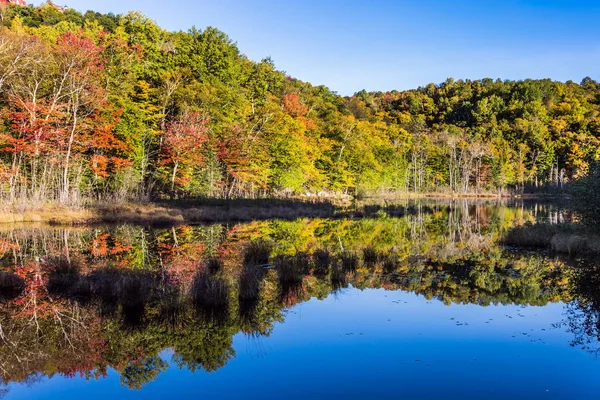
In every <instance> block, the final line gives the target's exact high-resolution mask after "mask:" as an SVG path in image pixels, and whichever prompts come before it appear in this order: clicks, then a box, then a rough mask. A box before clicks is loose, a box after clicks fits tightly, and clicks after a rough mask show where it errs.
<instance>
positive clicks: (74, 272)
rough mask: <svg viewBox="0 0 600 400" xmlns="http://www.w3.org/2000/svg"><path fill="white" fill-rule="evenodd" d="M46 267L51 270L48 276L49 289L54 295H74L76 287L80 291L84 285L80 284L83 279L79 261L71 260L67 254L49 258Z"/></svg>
mask: <svg viewBox="0 0 600 400" xmlns="http://www.w3.org/2000/svg"><path fill="white" fill-rule="evenodd" d="M44 266H45V268H46V269H47V270H48V271H49V272H50V274H49V275H50V276H49V278H48V285H47V287H48V291H49V292H50V293H52V294H54V295H58V296H63V297H72V292H73V289H74V288H76V287H77V288H78V291H81V289H83V288H84V286H80V285H78V283H79V281H80V280H81V279H82V278H81V275H80V266H79V264H78V263H77V262H75V261H71V260H69V259H68V258H67V257H66V256H64V255H60V256H57V257H51V258H48V259H47V260H46V262H45V265H44Z"/></svg>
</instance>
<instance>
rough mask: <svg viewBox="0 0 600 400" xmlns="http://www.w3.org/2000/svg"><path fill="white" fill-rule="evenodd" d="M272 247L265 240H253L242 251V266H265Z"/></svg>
mask: <svg viewBox="0 0 600 400" xmlns="http://www.w3.org/2000/svg"><path fill="white" fill-rule="evenodd" d="M272 248H273V246H272V244H271V243H269V242H267V241H265V240H253V241H251V242H250V243H248V245H247V246H246V248H245V249H244V265H266V264H268V263H269V258H270V255H271V250H272Z"/></svg>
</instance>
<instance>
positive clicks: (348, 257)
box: [342, 252, 359, 272]
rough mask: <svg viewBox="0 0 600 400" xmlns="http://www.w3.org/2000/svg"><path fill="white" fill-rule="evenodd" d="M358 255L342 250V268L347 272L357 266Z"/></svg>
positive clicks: (354, 269)
mask: <svg viewBox="0 0 600 400" xmlns="http://www.w3.org/2000/svg"><path fill="white" fill-rule="evenodd" d="M358 262H359V259H358V256H357V255H356V254H354V253H349V252H344V254H342V268H343V269H344V271H347V272H354V271H356V268H358Z"/></svg>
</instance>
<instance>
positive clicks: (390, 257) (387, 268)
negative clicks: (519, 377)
mask: <svg viewBox="0 0 600 400" xmlns="http://www.w3.org/2000/svg"><path fill="white" fill-rule="evenodd" d="M397 266H398V257H397V256H396V254H393V253H389V254H386V255H385V257H383V263H382V266H381V268H382V269H383V272H384V273H386V274H391V273H392V272H394V271H395V270H396V268H397Z"/></svg>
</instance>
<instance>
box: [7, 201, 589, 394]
mask: <svg viewBox="0 0 600 400" xmlns="http://www.w3.org/2000/svg"><path fill="white" fill-rule="evenodd" d="M540 209H541V207H537V208H536V207H505V206H490V205H485V204H477V205H470V204H467V203H464V204H460V205H459V206H458V207H456V206H451V207H448V206H443V205H433V206H428V207H423V208H417V209H416V210H415V212H411V213H409V214H408V215H404V216H403V217H399V218H394V217H390V216H389V215H388V214H387V213H385V211H384V212H379V211H381V209H379V210H377V213H378V215H379V217H378V218H371V219H357V220H347V219H341V220H315V219H312V220H308V219H306V220H298V221H270V222H264V221H263V222H255V223H249V224H237V225H211V226H180V227H176V228H169V229H147V228H141V227H133V226H113V227H103V228H93V229H60V228H42V227H24V228H21V229H12V230H5V231H3V232H1V233H0V254H1V258H0V260H1V263H2V266H3V267H2V272H0V299H1V301H2V308H1V311H0V339H1V341H2V345H1V346H0V382H1V383H2V384H4V385H7V384H9V383H11V382H22V383H34V382H35V381H36V380H39V379H41V377H53V376H55V375H57V374H59V375H62V376H66V377H75V376H82V377H86V378H90V379H92V378H98V377H103V376H106V375H107V373H108V371H109V369H111V368H112V369H114V370H116V371H117V372H118V373H119V375H120V379H121V383H122V384H123V385H124V386H127V387H129V388H135V389H139V388H141V387H143V386H144V385H145V384H146V383H148V382H150V381H153V380H155V379H156V378H157V377H158V376H159V375H160V374H161V372H163V371H165V370H166V369H167V368H168V366H169V364H168V363H167V361H166V360H165V359H163V358H162V357H161V354H162V353H163V352H164V350H166V349H171V350H172V352H173V362H174V363H175V364H176V365H177V366H178V367H180V368H185V369H187V370H189V371H192V372H194V371H199V370H204V371H216V370H218V369H220V368H222V367H224V366H225V365H226V364H227V363H228V362H229V361H230V360H231V359H232V358H234V357H235V355H236V353H235V350H234V346H233V337H234V335H235V334H237V333H239V332H242V333H244V334H246V335H249V336H252V337H263V336H264V337H266V336H269V335H270V334H271V333H272V332H273V329H274V324H276V323H277V322H283V321H284V320H285V316H286V310H287V309H289V308H290V307H292V306H294V305H295V304H298V303H301V302H306V301H307V300H309V299H311V298H317V299H324V298H326V297H327V296H328V295H329V294H331V293H336V292H339V291H343V290H344V288H347V287H349V285H352V287H355V288H358V289H367V288H382V289H386V290H402V291H405V292H412V293H415V294H418V295H422V296H424V297H425V298H426V299H428V300H433V299H435V300H438V301H440V302H443V303H444V304H474V305H480V306H487V305H490V304H516V305H532V306H543V305H546V304H549V303H556V302H564V303H567V304H568V307H567V312H566V314H565V319H564V321H556V322H557V323H562V324H564V325H565V326H567V328H568V329H569V331H570V332H571V334H572V336H571V338H572V339H571V340H572V345H573V346H576V347H581V348H584V349H586V350H589V351H598V350H597V349H598V338H599V337H600V334H599V333H600V322H599V321H600V318H599V315H600V314H599V313H600V294H599V293H598V287H600V278H599V277H600V271H599V270H598V266H595V265H593V263H591V262H590V261H589V260H588V261H586V262H583V261H579V262H577V261H574V260H563V259H560V258H556V257H554V256H552V255H549V254H540V253H533V252H518V251H512V250H508V249H505V248H503V247H501V246H499V244H498V240H499V238H500V237H501V235H502V234H503V232H505V231H506V230H507V229H509V228H511V227H512V226H514V225H516V224H522V223H524V222H532V221H535V220H536V219H538V218H540V216H539V215H538V216H537V217H536V213H538V214H540V213H541V211H540Z"/></svg>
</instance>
